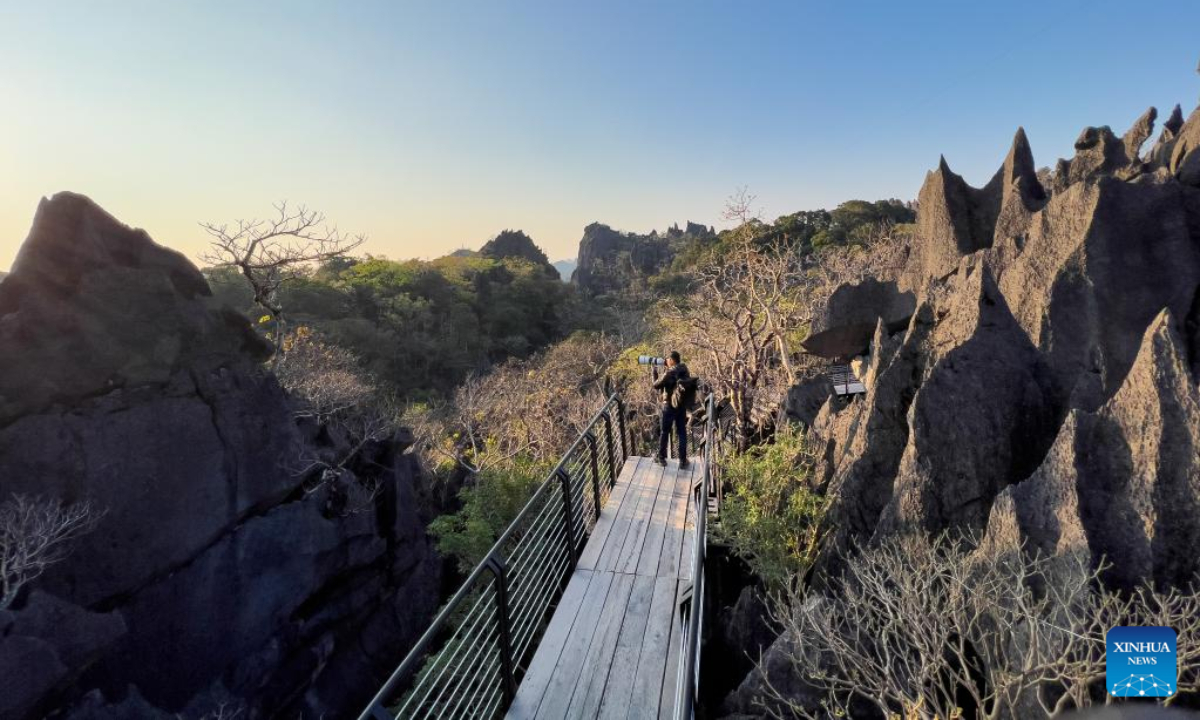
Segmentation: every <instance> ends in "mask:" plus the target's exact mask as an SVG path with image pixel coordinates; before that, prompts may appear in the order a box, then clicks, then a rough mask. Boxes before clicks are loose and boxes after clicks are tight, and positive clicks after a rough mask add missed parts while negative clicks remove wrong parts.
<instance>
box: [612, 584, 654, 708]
mask: <svg viewBox="0 0 1200 720" xmlns="http://www.w3.org/2000/svg"><path fill="white" fill-rule="evenodd" d="M625 577H629V578H632V579H633V590H632V592H631V593H630V595H629V604H628V605H627V606H626V609H625V619H624V622H622V623H621V634H620V636H619V637H618V638H617V650H616V653H614V655H613V662H612V671H611V672H609V677H608V684H607V686H606V687H605V689H604V700H603V702H602V703H601V705H600V715H599V717H601V718H614V719H615V718H624V717H625V715H626V713H628V712H629V698H630V696H632V694H633V678H634V673H635V672H636V670H637V663H638V657H639V656H640V655H641V653H642V641H643V640H644V639H645V635H646V623H647V621H648V620H649V619H650V603H651V600H652V599H653V598H654V578H652V577H645V576H641V575H637V576H633V575H626V576H625Z"/></svg>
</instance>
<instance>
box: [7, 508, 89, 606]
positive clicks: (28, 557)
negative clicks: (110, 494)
mask: <svg viewBox="0 0 1200 720" xmlns="http://www.w3.org/2000/svg"><path fill="white" fill-rule="evenodd" d="M98 520H99V515H98V514H97V513H95V512H93V511H92V506H91V504H90V503H87V502H80V503H75V504H73V505H66V504H64V503H62V502H61V501H59V500H53V499H49V498H40V497H38V498H35V497H28V496H25V495H13V496H12V498H11V499H10V500H8V501H6V502H5V503H4V504H3V505H0V610H4V609H5V608H7V607H9V606H10V605H11V604H12V603H13V601H14V600H16V599H17V594H18V593H19V592H20V591H21V588H23V587H25V586H26V585H28V584H29V583H31V582H33V581H34V580H36V579H37V578H38V577H40V576H41V575H42V573H44V572H45V571H46V568H48V567H50V566H51V565H53V564H55V563H57V562H59V561H61V560H63V559H64V558H66V557H67V555H69V554H70V552H71V541H73V540H75V539H76V538H78V537H79V536H81V535H83V534H85V533H87V532H89V531H90V530H91V529H92V528H94V527H95V525H96V522H97V521H98Z"/></svg>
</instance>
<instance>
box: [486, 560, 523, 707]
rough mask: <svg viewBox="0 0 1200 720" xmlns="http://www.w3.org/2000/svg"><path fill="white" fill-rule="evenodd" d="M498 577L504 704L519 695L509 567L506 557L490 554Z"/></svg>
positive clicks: (498, 616)
mask: <svg viewBox="0 0 1200 720" xmlns="http://www.w3.org/2000/svg"><path fill="white" fill-rule="evenodd" d="M484 565H486V566H487V568H488V570H491V571H492V575H494V576H495V577H496V618H497V622H498V624H499V628H500V673H501V681H502V682H503V683H504V704H505V706H508V705H510V704H512V701H513V698H515V697H516V696H517V675H516V672H515V669H514V667H515V663H514V662H513V652H512V632H511V628H510V626H509V617H508V568H507V566H506V565H505V564H504V559H503V558H501V557H499V556H497V555H490V556H488V559H487V560H485V561H484Z"/></svg>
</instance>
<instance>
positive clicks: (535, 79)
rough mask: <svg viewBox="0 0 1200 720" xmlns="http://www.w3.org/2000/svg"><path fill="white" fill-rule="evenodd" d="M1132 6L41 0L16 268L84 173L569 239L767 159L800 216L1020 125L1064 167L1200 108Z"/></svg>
mask: <svg viewBox="0 0 1200 720" xmlns="http://www.w3.org/2000/svg"><path fill="white" fill-rule="evenodd" d="M1176 13H1177V15H1179V16H1181V17H1182V16H1186V15H1188V14H1189V13H1191V14H1193V15H1194V18H1195V20H1196V21H1197V22H1200V6H1183V7H1180V8H1177V9H1176ZM1131 17H1138V18H1145V17H1146V13H1145V12H1144V9H1143V6H1142V5H1140V4H1136V3H1134V2H1127V1H1125V0H1102V1H1100V2H1091V1H1086V0H1085V1H1084V2H1072V3H1059V4H1053V5H1052V4H1050V3H1045V2H1041V3H1034V2H1027V1H1023V2H1020V3H1010V4H1006V6H1005V7H1002V8H992V7H975V6H961V5H960V4H957V3H952V2H949V1H939V2H931V3H927V4H924V5H922V6H921V7H920V8H912V7H908V6H895V5H893V4H888V3H859V4H855V5H854V6H853V7H849V6H844V4H839V5H837V6H832V7H831V6H825V5H817V4H816V3H799V4H794V3H786V4H783V3H781V4H770V3H762V4H755V5H748V6H738V7H734V6H727V5H724V4H717V3H700V4H686V5H684V4H678V5H676V4H667V5H658V6H655V7H653V8H645V7H641V6H639V5H635V4H625V3H621V4H618V5H616V6H605V7H603V8H596V7H590V8H580V7H566V6H560V5H558V4H556V3H541V2H538V3H529V4H524V5H521V6H520V7H519V8H515V6H500V5H493V4H479V5H468V4H465V3H443V4H437V5H436V6H434V5H426V4H420V5H417V4H407V3H406V4H404V6H403V7H401V6H399V5H392V4H384V3H362V4H355V5H354V6H338V7H334V6H325V5H322V4H318V3H296V4H290V3H289V4H283V3H263V4H258V5H256V6H255V7H243V6H241V5H237V4H233V3H190V4H186V5H175V4H172V5H171V6H169V7H168V6H165V5H163V6H160V5H158V4H154V3H148V2H147V3H142V2H138V3H127V4H124V5H123V6H121V7H120V8H112V7H106V8H100V7H95V6H91V5H89V4H85V3H82V2H79V3H65V4H56V5H54V6H53V7H32V6H31V7H24V8H22V9H21V10H20V11H10V12H8V13H7V14H6V19H5V23H4V24H3V25H2V26H0V60H2V62H3V67H4V68H5V70H3V71H0V92H3V96H4V97H5V98H7V99H8V101H9V103H8V109H9V111H8V112H6V113H4V114H3V115H0V131H2V132H3V133H4V135H5V138H6V142H4V143H2V144H0V147H3V148H4V151H3V153H4V154H3V156H2V158H0V162H3V165H4V167H5V170H6V172H5V173H4V175H3V179H2V180H0V269H7V268H8V267H9V266H10V264H11V262H12V259H13V257H14V256H15V255H16V252H17V249H18V247H19V246H20V243H21V242H22V241H23V240H24V239H25V236H26V234H27V232H28V229H29V225H30V222H31V221H32V218H33V214H34V211H35V209H36V207H37V203H38V201H39V199H40V198H41V197H43V196H47V195H50V194H53V193H54V192H58V191H61V190H71V191H75V192H80V193H84V194H86V195H88V196H90V197H91V198H92V199H94V200H95V201H96V202H98V203H99V204H100V205H101V206H103V207H104V208H105V209H106V210H108V211H109V212H111V213H112V214H113V215H115V216H116V217H117V218H118V219H120V220H121V221H122V222H125V223H127V224H129V225H132V226H135V227H141V228H144V229H146V230H147V231H148V232H149V233H150V234H151V236H152V237H154V239H155V240H156V241H158V242H160V243H162V244H164V245H168V246H170V247H173V248H176V249H179V250H181V251H183V252H185V253H186V254H187V255H188V256H189V257H191V258H193V259H196V258H197V256H198V254H199V252H200V251H201V250H202V248H203V247H204V245H205V243H206V235H205V234H204V232H203V231H202V230H201V229H200V227H199V224H198V223H199V222H201V221H212V222H229V221H234V220H236V219H238V218H243V217H245V218H248V217H254V216H263V215H265V214H267V213H268V212H269V211H270V209H271V204H272V203H273V202H276V201H279V200H284V199H286V200H289V201H291V202H293V203H305V204H307V205H308V206H310V207H312V208H316V209H319V210H321V211H323V212H324V213H325V214H326V215H327V216H328V218H329V219H330V220H331V221H332V222H334V223H336V224H337V225H338V226H339V227H341V228H342V229H343V230H346V231H350V232H355V233H360V232H361V233H364V234H366V235H367V236H368V237H369V240H368V242H367V244H366V245H364V246H363V247H362V248H361V252H363V253H371V254H374V255H381V256H387V257H392V258H408V257H436V256H440V255H444V254H446V253H449V252H452V251H454V250H456V249H458V248H462V247H468V248H471V249H478V248H479V246H481V245H482V244H483V243H484V242H485V241H486V240H487V239H488V238H490V237H492V236H494V235H495V234H496V233H498V232H500V231H501V230H504V229H506V228H511V229H520V230H524V231H525V232H526V233H528V234H529V235H530V236H531V237H532V238H533V239H534V241H535V242H536V243H537V244H538V245H539V246H540V247H542V248H543V249H544V250H545V252H546V253H547V255H548V256H549V257H550V259H551V260H559V259H570V258H574V257H575V255H576V248H577V244H578V242H579V239H580V237H581V235H582V232H583V228H584V227H585V226H586V225H587V224H589V223H591V222H595V221H598V222H603V223H606V224H608V225H611V226H612V227H614V228H617V229H620V230H627V231H634V232H649V231H650V230H652V229H654V230H659V231H662V230H664V229H666V228H667V227H669V226H670V225H672V224H674V223H678V224H680V225H682V224H683V223H684V222H686V221H689V220H690V221H693V222H698V223H703V224H706V225H718V226H721V223H720V220H719V216H720V211H721V208H722V205H723V203H724V200H725V198H726V196H728V195H729V193H730V192H731V191H733V190H734V189H735V188H736V187H738V186H742V185H745V186H749V188H750V190H751V192H752V193H754V194H756V195H757V196H758V205H759V206H761V208H762V209H763V211H764V215H765V216H766V217H768V218H772V219H773V218H774V217H776V216H778V215H782V214H786V213H790V212H795V211H797V210H803V209H812V208H818V207H833V206H835V205H837V204H838V203H840V202H842V201H845V200H849V199H856V198H858V199H865V200H877V199H882V198H890V197H895V198H899V199H902V200H909V199H914V198H915V197H916V194H917V190H918V189H919V187H920V185H921V182H922V180H923V179H924V176H925V173H926V171H928V170H929V169H932V168H933V167H935V166H936V164H937V160H938V156H939V155H941V154H944V155H945V156H946V158H947V161H948V162H949V163H950V166H951V167H952V168H953V169H954V170H955V171H956V172H958V173H960V174H962V175H964V176H965V177H966V179H967V180H968V182H971V183H972V184H975V185H980V184H982V183H983V182H985V181H986V180H987V179H988V178H989V177H990V176H991V175H992V173H993V172H994V171H995V169H996V168H997V167H999V165H1000V162H1001V161H1002V159H1003V157H1004V154H1005V153H1006V152H1007V150H1008V146H1009V143H1010V141H1011V138H1012V135H1013V132H1014V131H1015V130H1016V128H1017V127H1018V126H1024V127H1025V129H1026V131H1027V133H1028V135H1029V138H1030V142H1031V144H1032V147H1033V151H1034V156H1035V159H1036V161H1037V164H1038V165H1039V166H1045V165H1053V163H1054V161H1055V160H1056V159H1057V158H1059V157H1069V156H1070V155H1071V154H1072V152H1073V151H1072V143H1073V141H1074V139H1075V138H1076V136H1078V134H1079V132H1080V130H1081V129H1083V128H1084V127H1085V126H1088V125H1105V124H1107V125H1110V126H1112V128H1113V129H1114V131H1116V132H1118V133H1121V132H1124V130H1125V129H1126V128H1128V127H1129V125H1130V124H1132V122H1133V121H1134V120H1135V119H1136V118H1137V117H1138V116H1139V115H1140V114H1141V113H1142V112H1143V111H1144V110H1145V109H1146V108H1147V107H1148V106H1150V105H1155V106H1156V107H1158V109H1159V124H1158V126H1156V135H1157V132H1158V130H1159V128H1160V127H1161V121H1162V120H1165V118H1166V115H1167V113H1169V112H1170V109H1171V107H1172V106H1173V105H1175V104H1176V103H1180V104H1182V106H1183V109H1184V112H1185V114H1186V113H1189V112H1191V110H1192V109H1193V108H1194V107H1195V104H1196V98H1197V95H1198V94H1200V77H1197V75H1196V74H1195V70H1196V63H1197V60H1198V59H1200V58H1198V57H1197V54H1196V49H1195V48H1194V47H1191V46H1188V45H1187V43H1176V44H1171V43H1167V42H1164V43H1157V44H1153V45H1150V44H1147V45H1131V46H1130V47H1131V50H1130V52H1128V53H1121V54H1117V53H1112V52H1105V51H1104V50H1103V48H1104V43H1102V42H1101V41H1100V38H1104V37H1109V36H1111V37H1129V36H1130V35H1131V34H1134V35H1136V33H1138V32H1148V31H1149V30H1150V29H1151V28H1149V26H1148V25H1146V24H1145V23H1143V26H1142V27H1140V28H1139V27H1136V26H1131V21H1130V18H1131ZM1181 17H1177V18H1176V19H1175V21H1176V23H1177V25H1178V26H1180V27H1183V26H1187V23H1186V22H1184V21H1183V19H1181ZM64 18H69V20H70V22H65V21H64Z"/></svg>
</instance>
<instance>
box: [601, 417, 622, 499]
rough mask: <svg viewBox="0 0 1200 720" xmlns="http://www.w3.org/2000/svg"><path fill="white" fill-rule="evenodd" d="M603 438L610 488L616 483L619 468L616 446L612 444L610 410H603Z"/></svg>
mask: <svg viewBox="0 0 1200 720" xmlns="http://www.w3.org/2000/svg"><path fill="white" fill-rule="evenodd" d="M604 438H605V441H606V442H605V444H606V445H607V446H608V474H609V475H610V476H611V477H610V478H609V482H608V486H609V487H610V488H611V487H613V486H615V485H616V484H617V475H618V474H619V472H620V470H619V469H618V468H617V448H616V446H614V445H613V426H612V411H611V410H605V411H604Z"/></svg>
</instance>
